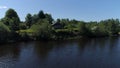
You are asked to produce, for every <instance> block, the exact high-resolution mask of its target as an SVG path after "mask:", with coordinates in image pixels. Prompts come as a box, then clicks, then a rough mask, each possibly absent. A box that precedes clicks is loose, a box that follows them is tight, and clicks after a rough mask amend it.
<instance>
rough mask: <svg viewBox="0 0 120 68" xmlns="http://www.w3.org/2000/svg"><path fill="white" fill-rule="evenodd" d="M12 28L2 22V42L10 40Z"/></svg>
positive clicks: (0, 25) (0, 34) (0, 26)
mask: <svg viewBox="0 0 120 68" xmlns="http://www.w3.org/2000/svg"><path fill="white" fill-rule="evenodd" d="M9 34H10V29H9V28H8V27H7V26H6V25H5V24H3V23H2V22H0V43H4V42H7V41H8V40H9Z"/></svg>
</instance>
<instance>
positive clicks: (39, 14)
mask: <svg viewBox="0 0 120 68" xmlns="http://www.w3.org/2000/svg"><path fill="white" fill-rule="evenodd" d="M38 17H39V19H44V18H45V14H44V12H43V11H42V10H41V11H40V12H39V13H38Z"/></svg>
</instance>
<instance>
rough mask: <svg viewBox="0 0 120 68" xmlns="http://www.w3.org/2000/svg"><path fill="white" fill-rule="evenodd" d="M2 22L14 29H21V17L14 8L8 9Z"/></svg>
mask: <svg viewBox="0 0 120 68" xmlns="http://www.w3.org/2000/svg"><path fill="white" fill-rule="evenodd" d="M2 22H3V23H4V24H5V25H7V26H8V27H9V28H10V29H11V30H13V31H16V30H19V23H20V19H19V17H18V14H17V12H16V11H15V10H14V9H8V10H7V12H6V14H5V17H4V18H3V20H2Z"/></svg>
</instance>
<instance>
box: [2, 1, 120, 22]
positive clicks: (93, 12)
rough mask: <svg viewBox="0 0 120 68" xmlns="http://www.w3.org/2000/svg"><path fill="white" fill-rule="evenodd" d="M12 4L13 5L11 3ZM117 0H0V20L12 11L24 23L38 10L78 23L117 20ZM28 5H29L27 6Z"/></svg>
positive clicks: (119, 13) (119, 10)
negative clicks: (28, 15)
mask: <svg viewBox="0 0 120 68" xmlns="http://www.w3.org/2000/svg"><path fill="white" fill-rule="evenodd" d="M13 2H14V3H13ZM119 2H120V1H119V0H114V1H113V0H111V1H109V0H101V1H96V0H92V1H89V0H81V1H79V0H71V1H68V0H66V1H64V0H58V1H50V0H47V1H43V0H41V1H38V0H34V1H29V0H25V1H14V0H10V1H7V0H1V2H0V11H1V13H0V19H1V18H3V17H4V15H5V12H6V11H7V10H8V9H9V8H12V9H14V10H15V11H16V12H17V14H18V16H19V17H20V20H21V21H25V16H26V15H27V14H28V13H30V14H32V15H33V14H37V13H38V12H39V11H40V10H43V11H44V12H45V13H49V14H51V15H52V17H53V18H54V19H58V18H60V19H63V18H68V19H76V20H79V21H87V22H89V21H101V20H106V19H111V18H113V19H119V18H120V9H119ZM29 4H30V5H29Z"/></svg>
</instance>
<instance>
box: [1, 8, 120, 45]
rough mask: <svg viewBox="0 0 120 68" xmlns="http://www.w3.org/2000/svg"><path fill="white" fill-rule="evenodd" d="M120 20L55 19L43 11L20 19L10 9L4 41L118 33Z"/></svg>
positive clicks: (4, 21)
mask: <svg viewBox="0 0 120 68" xmlns="http://www.w3.org/2000/svg"><path fill="white" fill-rule="evenodd" d="M119 32H120V22H119V19H107V20H102V21H99V22H97V21H91V22H85V21H78V20H75V19H73V20H69V19H57V20H54V19H53V18H52V15H51V14H48V13H44V11H42V10H41V11H39V12H38V14H34V15H32V14H30V13H28V14H27V15H26V17H25V21H20V19H19V16H18V14H17V12H16V11H15V10H14V9H9V10H7V12H6V14H5V17H4V18H2V19H1V20H0V43H2V42H8V41H20V40H22V41H28V40H63V39H73V38H80V37H105V36H118V35H119Z"/></svg>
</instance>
